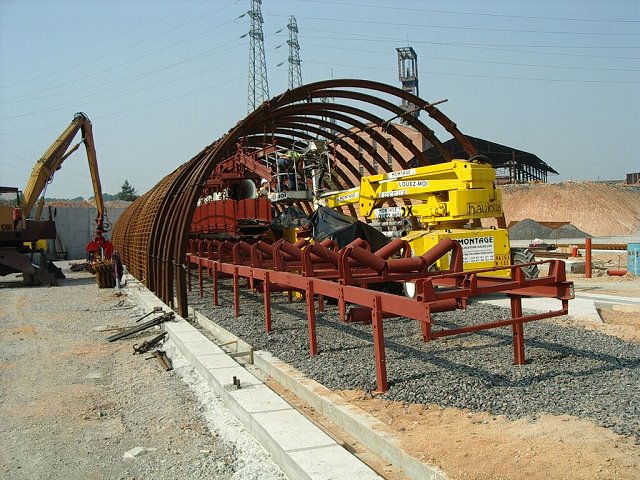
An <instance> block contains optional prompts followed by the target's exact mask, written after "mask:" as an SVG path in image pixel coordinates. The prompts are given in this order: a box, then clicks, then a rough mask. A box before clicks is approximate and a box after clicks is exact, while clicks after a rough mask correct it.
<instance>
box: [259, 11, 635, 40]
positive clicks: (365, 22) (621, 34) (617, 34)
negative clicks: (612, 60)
mask: <svg viewBox="0 0 640 480" xmlns="http://www.w3.org/2000/svg"><path fill="white" fill-rule="evenodd" d="M267 16H270V17H285V16H286V15H282V14H275V13H272V14H267ZM300 18H303V19H305V20H313V21H327V22H332V23H336V22H338V23H350V24H353V23H359V24H362V25H385V26H397V27H417V28H439V29H446V30H467V31H481V32H502V33H541V34H554V35H594V36H614V37H624V36H632V37H635V36H640V33H638V32H634V33H624V32H571V31H549V30H522V29H515V28H488V27H460V26H451V25H429V24H416V23H400V22H386V21H376V20H354V19H352V18H350V19H345V18H329V17H300Z"/></svg>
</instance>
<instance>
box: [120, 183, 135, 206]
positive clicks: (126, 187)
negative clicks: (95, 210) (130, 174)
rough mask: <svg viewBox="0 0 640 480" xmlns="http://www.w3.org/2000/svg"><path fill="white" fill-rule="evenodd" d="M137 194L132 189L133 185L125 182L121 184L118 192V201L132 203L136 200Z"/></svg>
mask: <svg viewBox="0 0 640 480" xmlns="http://www.w3.org/2000/svg"><path fill="white" fill-rule="evenodd" d="M139 196H140V195H138V192H136V189H135V188H133V185H131V184H130V183H129V180H125V181H124V183H123V184H122V187H121V190H120V191H119V192H118V195H117V197H118V200H126V201H127V202H133V201H134V200H135V199H136V198H138V197H139Z"/></svg>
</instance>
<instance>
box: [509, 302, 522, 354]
mask: <svg viewBox="0 0 640 480" xmlns="http://www.w3.org/2000/svg"><path fill="white" fill-rule="evenodd" d="M509 297H510V299H511V318H518V317H522V297H519V296H517V295H510V296H509ZM511 329H512V331H513V363H514V365H524V364H525V361H526V360H525V358H524V326H523V325H522V322H518V323H514V324H513V325H512V326H511Z"/></svg>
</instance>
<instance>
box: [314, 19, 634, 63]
mask: <svg viewBox="0 0 640 480" xmlns="http://www.w3.org/2000/svg"><path fill="white" fill-rule="evenodd" d="M307 30H308V31H313V32H319V33H329V34H332V35H342V36H343V37H342V38H332V40H345V39H350V38H349V37H357V38H353V40H358V41H365V42H366V41H383V42H388V41H391V42H406V41H407V40H406V39H402V38H390V37H381V36H378V35H365V34H362V33H351V32H346V31H344V30H343V31H335V30H324V29H319V28H306V27H305V31H307ZM303 37H305V38H324V39H325V40H326V39H327V37H326V35H325V36H323V37H310V36H309V35H303ZM411 43H423V44H427V45H445V46H460V47H478V48H479V47H499V48H503V47H513V48H559V49H578V50H603V49H604V50H612V49H615V50H621V49H640V45H639V46H633V45H621V46H607V45H592V46H586V45H527V44H524V45H523V44H508V43H507V44H505V43H469V42H465V43H458V42H434V41H427V40H412V41H411ZM532 53H534V52H532ZM605 58H628V59H630V60H639V59H640V58H639V57H610V56H608V55H607V56H606V57H605Z"/></svg>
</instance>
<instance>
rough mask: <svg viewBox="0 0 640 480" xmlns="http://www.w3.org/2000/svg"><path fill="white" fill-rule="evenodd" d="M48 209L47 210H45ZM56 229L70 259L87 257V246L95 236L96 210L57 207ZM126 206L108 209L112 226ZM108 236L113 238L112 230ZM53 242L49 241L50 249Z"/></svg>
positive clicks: (51, 250)
mask: <svg viewBox="0 0 640 480" xmlns="http://www.w3.org/2000/svg"><path fill="white" fill-rule="evenodd" d="M45 211H46V210H45ZM54 211H55V217H54V220H55V222H56V230H57V231H58V237H59V238H60V241H61V242H62V246H63V248H64V250H65V252H66V253H67V257H66V258H68V259H70V260H80V259H83V258H85V257H86V253H85V247H86V245H87V243H89V241H90V240H91V239H92V238H93V235H94V234H95V229H96V222H95V218H96V210H95V209H94V208H84V207H55V210H54ZM124 211H125V208H122V207H121V208H109V209H108V210H107V216H108V219H107V221H108V222H109V223H110V224H111V227H112V228H113V226H114V225H115V223H116V221H117V220H118V218H119V217H120V215H122V212H124ZM107 238H109V240H111V234H110V232H109V233H107ZM52 246H53V242H52V241H51V242H49V251H50V252H54V251H55V250H53V249H52Z"/></svg>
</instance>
